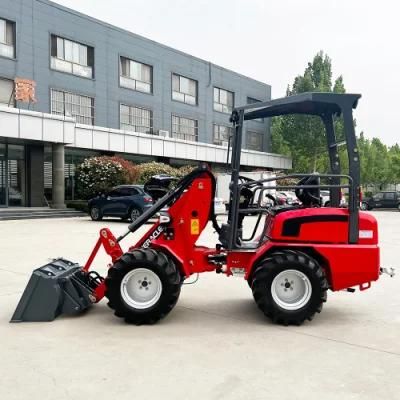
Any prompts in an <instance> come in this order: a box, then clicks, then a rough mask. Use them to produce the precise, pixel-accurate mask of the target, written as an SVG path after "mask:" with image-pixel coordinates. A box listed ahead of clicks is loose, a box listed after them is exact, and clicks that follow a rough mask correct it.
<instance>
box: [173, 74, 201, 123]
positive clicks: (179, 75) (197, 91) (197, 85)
mask: <svg viewBox="0 0 400 400" xmlns="http://www.w3.org/2000/svg"><path fill="white" fill-rule="evenodd" d="M174 76H177V77H178V78H179V90H180V87H181V81H180V78H184V79H188V80H189V81H193V82H194V83H195V85H196V96H192V95H191V94H189V93H185V92H181V91H179V92H177V91H175V90H174ZM174 93H179V94H182V95H183V99H184V100H183V101H182V100H179V99H176V98H175V99H174ZM186 96H189V97H194V98H195V102H194V104H193V103H190V102H187V101H185V100H186ZM171 100H172V101H176V102H177V103H182V104H187V105H189V106H193V107H197V106H198V105H199V81H198V80H197V79H194V78H190V77H188V76H185V75H182V74H180V73H178V72H171ZM183 118H185V117H183ZM189 119H190V118H189Z"/></svg>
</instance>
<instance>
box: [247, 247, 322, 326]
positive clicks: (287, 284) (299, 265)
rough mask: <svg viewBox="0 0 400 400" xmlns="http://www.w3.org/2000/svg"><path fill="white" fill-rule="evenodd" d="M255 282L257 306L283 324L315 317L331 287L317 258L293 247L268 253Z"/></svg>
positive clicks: (260, 265) (256, 271)
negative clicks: (294, 249)
mask: <svg viewBox="0 0 400 400" xmlns="http://www.w3.org/2000/svg"><path fill="white" fill-rule="evenodd" d="M251 282H252V284H251V288H252V291H253V296H254V300H255V301H256V303H257V306H258V307H259V308H260V310H261V311H262V312H263V313H264V314H265V315H266V316H267V317H268V318H270V319H271V320H272V321H273V322H275V323H278V324H282V325H300V324H302V323H303V322H304V321H305V320H306V319H307V320H309V321H311V320H312V319H313V318H314V315H315V314H316V313H320V312H321V310H322V306H323V303H324V302H326V299H327V290H328V287H329V285H328V281H327V279H326V276H325V272H324V270H323V269H322V268H321V266H320V265H319V264H318V263H317V261H315V260H314V259H313V258H311V257H310V256H308V255H307V254H304V253H302V252H299V251H293V250H283V251H279V252H275V253H272V254H270V255H268V257H267V258H265V259H263V260H262V261H261V262H260V263H259V264H258V265H257V267H256V269H255V271H254V274H253V276H252V280H251Z"/></svg>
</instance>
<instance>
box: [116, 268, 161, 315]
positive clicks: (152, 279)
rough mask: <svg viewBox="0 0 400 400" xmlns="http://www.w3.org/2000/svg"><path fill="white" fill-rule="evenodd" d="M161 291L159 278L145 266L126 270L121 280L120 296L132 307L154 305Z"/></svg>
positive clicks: (141, 307)
mask: <svg viewBox="0 0 400 400" xmlns="http://www.w3.org/2000/svg"><path fill="white" fill-rule="evenodd" d="M161 293H162V284H161V280H160V278H159V277H158V276H157V275H156V274H155V273H154V272H153V271H151V270H149V269H147V268H137V269H134V270H132V271H130V272H128V273H127V274H126V275H125V276H124V278H123V279H122V281H121V296H122V299H123V300H124V301H125V303H126V304H128V305H129V306H130V307H132V308H136V309H138V310H144V309H147V308H150V307H152V306H154V304H156V303H157V302H158V300H159V299H160V297H161Z"/></svg>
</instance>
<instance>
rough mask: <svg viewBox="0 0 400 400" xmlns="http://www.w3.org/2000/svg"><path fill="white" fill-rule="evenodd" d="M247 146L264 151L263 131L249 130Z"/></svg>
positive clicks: (249, 148)
mask: <svg viewBox="0 0 400 400" xmlns="http://www.w3.org/2000/svg"><path fill="white" fill-rule="evenodd" d="M246 148H247V149H248V150H256V151H262V133H258V132H252V131H247V143H246Z"/></svg>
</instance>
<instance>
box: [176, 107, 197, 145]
mask: <svg viewBox="0 0 400 400" xmlns="http://www.w3.org/2000/svg"><path fill="white" fill-rule="evenodd" d="M174 117H176V118H179V120H181V119H187V120H190V121H194V122H195V127H194V129H195V135H194V138H195V140H190V139H186V138H185V137H186V136H193V135H188V134H186V133H181V132H178V133H177V134H178V135H183V136H184V139H182V138H180V137H175V136H174V129H173V127H174V125H176V124H174V122H173V118H174ZM179 122H180V121H179ZM178 126H179V127H180V126H182V124H181V123H179V124H178ZM171 138H173V139H178V140H184V141H186V142H198V141H199V120H198V119H194V118H190V117H186V116H184V115H178V114H174V113H172V114H171Z"/></svg>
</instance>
